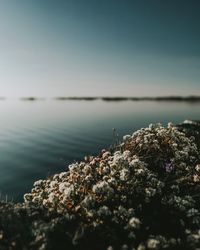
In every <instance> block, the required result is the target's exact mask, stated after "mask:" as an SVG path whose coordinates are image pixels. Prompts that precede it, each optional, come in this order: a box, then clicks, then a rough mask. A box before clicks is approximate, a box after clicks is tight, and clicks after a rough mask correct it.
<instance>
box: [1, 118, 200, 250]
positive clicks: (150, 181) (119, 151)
mask: <svg viewBox="0 0 200 250" xmlns="http://www.w3.org/2000/svg"><path fill="white" fill-rule="evenodd" d="M179 131H181V132H179ZM185 135H186V136H185ZM191 136H192V138H191ZM196 145H197V147H196ZM199 150H200V123H199V122H198V121H193V122H191V121H185V122H184V123H182V124H180V125H177V126H176V127H174V126H172V124H169V126H168V128H163V127H162V126H160V125H150V126H149V128H146V129H141V130H139V131H136V132H135V133H134V134H133V135H128V136H125V137H124V141H123V143H121V144H120V145H118V146H117V147H116V148H114V149H113V150H111V151H102V152H101V153H100V154H99V156H97V157H90V159H88V160H87V161H85V162H81V163H76V164H73V165H71V166H69V167H70V170H69V172H64V173H61V174H59V175H55V176H53V177H52V178H50V179H48V180H41V181H37V182H36V183H35V184H34V187H33V189H32V192H31V193H30V194H26V195H25V203H23V204H12V203H5V202H1V203H0V249H2V250H4V249H5V250H7V249H20V250H21V249H40V250H42V249H55V250H57V249H87V250H90V249H91V250H93V249H95V250H98V249H99V250H100V249H101V250H103V249H105V250H106V249H109V250H112V249H113V250H115V249H116V250H117V249H130V250H133V249H137V250H145V249H197V248H200V195H199V193H200V192H199V191H200V184H199V182H200V165H199V164H200V161H199Z"/></svg>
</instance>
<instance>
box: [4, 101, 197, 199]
mask: <svg viewBox="0 0 200 250" xmlns="http://www.w3.org/2000/svg"><path fill="white" fill-rule="evenodd" d="M185 119H200V103H187V102H153V101H149V102H147V101H124V102H104V101H100V100H96V101H58V100H43V101H42V100H41V101H32V102H31V101H20V100H5V101H0V192H1V199H2V198H4V199H5V196H6V195H7V196H8V199H9V200H10V199H13V200H14V201H21V200H22V197H23V194H24V193H25V192H29V191H30V189H31V187H32V185H33V182H34V181H36V180H37V179H41V178H46V177H47V176H50V175H52V174H54V173H56V172H61V171H64V170H66V169H67V166H68V164H70V163H72V162H74V161H76V160H81V159H83V157H84V156H85V155H90V154H91V155H95V154H97V153H98V152H99V151H100V150H101V149H103V148H108V147H109V145H110V144H112V143H113V131H112V129H113V128H115V129H116V130H117V133H118V134H119V136H120V137H122V136H123V135H124V134H131V133H132V132H133V131H135V130H136V129H139V128H141V127H145V126H148V124H149V123H156V122H161V123H162V124H163V125H166V124H167V122H169V121H171V122H173V123H175V124H176V123H180V122H182V121H183V120H185Z"/></svg>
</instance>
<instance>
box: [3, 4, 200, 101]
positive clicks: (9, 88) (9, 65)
mask: <svg viewBox="0 0 200 250" xmlns="http://www.w3.org/2000/svg"><path fill="white" fill-rule="evenodd" d="M199 11H200V2H198V1H195V0H190V1H189V0H187V1H186V0H183V1H181V3H180V1H178V0H169V1H165V2H164V1H159V0H154V1H145V0H140V1H138V0H125V1H122V0H115V1H114V0H110V1H106V0H101V1H98V0H86V1H81V0H77V1H73V0H57V1H55V0H47V1H44V0H35V1H25V0H18V1H16V0H10V1H7V0H2V1H1V3H0V21H1V22H0V34H1V39H0V53H1V58H0V96H5V97H23V96H41V97H54V96H136V97H138V96H167V95H181V96H188V95H200V82H199V79H200V70H199V69H200V46H199V44H200V33H199V23H200V16H199Z"/></svg>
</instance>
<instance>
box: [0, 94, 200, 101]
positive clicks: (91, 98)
mask: <svg viewBox="0 0 200 250" xmlns="http://www.w3.org/2000/svg"><path fill="white" fill-rule="evenodd" d="M7 99H9V98H6V97H0V100H1V101H4V100H7ZM46 99H53V100H57V101H95V100H102V101H106V102H121V101H159V102H160V101H176V102H200V96H194V95H190V96H155V97H148V96H146V97H124V96H58V97H52V98H41V97H34V96H29V97H21V98H19V100H21V101H42V100H46Z"/></svg>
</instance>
